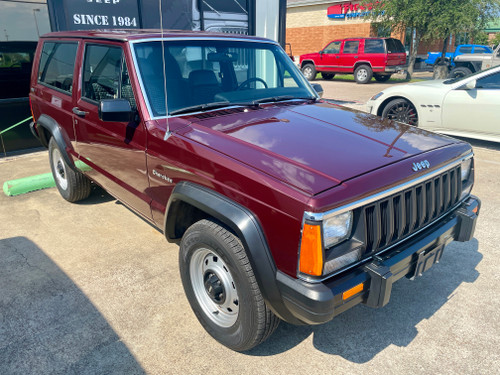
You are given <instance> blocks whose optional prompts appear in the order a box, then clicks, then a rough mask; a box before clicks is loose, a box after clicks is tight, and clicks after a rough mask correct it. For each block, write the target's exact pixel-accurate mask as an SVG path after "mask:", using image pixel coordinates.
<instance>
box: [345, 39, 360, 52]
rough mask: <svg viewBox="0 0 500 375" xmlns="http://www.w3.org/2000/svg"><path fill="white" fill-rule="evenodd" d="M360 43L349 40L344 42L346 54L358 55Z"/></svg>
mask: <svg viewBox="0 0 500 375" xmlns="http://www.w3.org/2000/svg"><path fill="white" fill-rule="evenodd" d="M358 49H359V41H358V40H348V41H346V42H344V53H358Z"/></svg>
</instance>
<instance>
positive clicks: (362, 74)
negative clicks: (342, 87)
mask: <svg viewBox="0 0 500 375" xmlns="http://www.w3.org/2000/svg"><path fill="white" fill-rule="evenodd" d="M357 76H358V80H360V81H364V80H365V79H366V78H367V77H368V72H367V71H366V69H360V70H358V74H357Z"/></svg>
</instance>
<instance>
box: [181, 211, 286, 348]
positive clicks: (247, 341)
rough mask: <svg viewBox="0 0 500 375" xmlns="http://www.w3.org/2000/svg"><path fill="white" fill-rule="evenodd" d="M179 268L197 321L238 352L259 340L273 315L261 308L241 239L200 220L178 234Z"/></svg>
mask: <svg viewBox="0 0 500 375" xmlns="http://www.w3.org/2000/svg"><path fill="white" fill-rule="evenodd" d="M179 268H180V273H181V278H182V284H183V286H184V291H185V293H186V296H187V298H188V300H189V303H190V305H191V308H192V309H193V311H194V313H195V314H196V317H197V318H198V320H199V321H200V323H201V325H202V326H203V327H204V328H205V329H206V330H207V332H208V333H209V334H210V335H211V336H212V337H213V338H215V339H216V340H217V341H219V342H220V343H221V344H223V345H225V346H227V347H228V348H230V349H233V350H236V351H244V350H249V349H251V348H253V347H254V346H256V345H258V344H260V343H262V342H263V341H265V340H266V339H267V338H268V337H269V336H270V335H271V334H272V333H273V332H274V330H275V329H276V328H277V327H278V324H279V319H278V318H277V317H276V316H275V315H274V314H273V312H272V311H271V310H270V309H269V308H268V307H267V305H266V303H265V302H264V299H263V297H262V294H261V293H260V290H259V286H258V284H257V280H256V279H255V276H254V273H253V269H252V266H251V265H250V262H249V259H248V257H247V255H246V252H245V249H244V247H243V245H242V244H241V241H240V240H239V239H238V237H236V236H235V235H234V234H232V233H231V232H229V231H227V230H226V229H225V228H223V227H221V226H220V225H218V224H216V223H214V222H213V221H209V220H201V221H199V222H197V223H195V224H193V225H192V226H191V227H189V228H188V230H187V231H186V233H185V234H184V236H183V237H182V241H181V245H180V254H179Z"/></svg>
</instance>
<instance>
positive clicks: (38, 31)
mask: <svg viewBox="0 0 500 375" xmlns="http://www.w3.org/2000/svg"><path fill="white" fill-rule="evenodd" d="M35 12H40V9H39V8H35V9H33V17H34V18H35V26H36V35H37V36H38V38H40V30H38V21H37V20H36V14H35Z"/></svg>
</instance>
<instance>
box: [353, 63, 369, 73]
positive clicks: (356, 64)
mask: <svg viewBox="0 0 500 375" xmlns="http://www.w3.org/2000/svg"><path fill="white" fill-rule="evenodd" d="M360 65H368V66H369V67H370V69H371V70H372V71H373V67H372V64H371V63H370V62H369V61H356V63H355V64H354V66H353V71H354V70H356V69H357V68H358V66H360Z"/></svg>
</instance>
